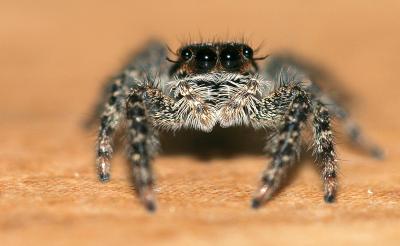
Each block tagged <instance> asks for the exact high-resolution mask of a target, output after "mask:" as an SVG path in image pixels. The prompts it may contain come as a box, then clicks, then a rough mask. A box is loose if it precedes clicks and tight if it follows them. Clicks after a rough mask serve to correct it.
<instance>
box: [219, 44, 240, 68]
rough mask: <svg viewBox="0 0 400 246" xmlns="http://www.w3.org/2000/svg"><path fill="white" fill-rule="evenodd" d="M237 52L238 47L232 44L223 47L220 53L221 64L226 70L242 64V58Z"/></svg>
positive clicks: (238, 50)
mask: <svg viewBox="0 0 400 246" xmlns="http://www.w3.org/2000/svg"><path fill="white" fill-rule="evenodd" d="M239 52H240V49H237V48H235V47H233V46H228V47H226V48H224V49H223V50H222V51H221V54H220V60H221V64H222V66H223V67H224V68H226V69H228V70H236V69H239V68H240V66H241V65H242V59H241V57H240V53H239Z"/></svg>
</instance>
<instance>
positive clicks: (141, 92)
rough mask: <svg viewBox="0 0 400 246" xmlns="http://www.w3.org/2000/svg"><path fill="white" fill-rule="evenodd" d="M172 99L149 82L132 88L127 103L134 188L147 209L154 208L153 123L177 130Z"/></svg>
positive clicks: (154, 145)
mask: <svg viewBox="0 0 400 246" xmlns="http://www.w3.org/2000/svg"><path fill="white" fill-rule="evenodd" d="M174 105H175V102H174V100H173V99H171V98H170V97H168V96H166V95H164V94H163V93H162V92H161V91H160V90H159V89H157V88H155V87H153V86H152V85H143V86H140V87H139V88H136V89H134V90H132V92H131V93H130V94H129V96H128V100H127V104H126V118H127V122H128V129H127V131H128V150H127V155H128V160H129V161H130V163H131V164H132V168H133V176H134V180H135V185H136V190H137V193H138V195H139V197H140V199H141V201H142V202H143V203H144V205H145V206H146V208H147V209H148V210H149V211H154V210H155V209H156V205H155V198H154V192H153V185H154V177H153V173H152V167H151V161H152V159H153V157H154V156H155V155H156V153H157V150H158V145H159V139H158V134H157V130H156V129H155V128H154V126H158V127H169V128H170V129H177V128H179V127H180V124H179V123H180V122H181V121H180V120H179V118H178V117H177V113H178V111H177V110H175V106H174Z"/></svg>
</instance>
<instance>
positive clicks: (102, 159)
mask: <svg viewBox="0 0 400 246" xmlns="http://www.w3.org/2000/svg"><path fill="white" fill-rule="evenodd" d="M112 88H113V89H112V91H111V93H110V95H109V96H108V101H107V102H106V104H105V106H104V111H103V113H102V114H101V117H100V122H101V123H100V129H99V133H98V138H97V153H96V155H97V158H96V165H97V171H98V175H99V179H100V180H101V181H103V182H105V181H108V180H109V179H110V165H111V164H110V161H111V156H112V153H113V147H112V144H113V137H114V133H115V131H116V129H117V128H118V126H119V125H120V122H121V120H122V117H123V114H122V112H123V110H124V109H123V101H124V95H123V90H122V78H116V79H115V80H114V82H113V83H112Z"/></svg>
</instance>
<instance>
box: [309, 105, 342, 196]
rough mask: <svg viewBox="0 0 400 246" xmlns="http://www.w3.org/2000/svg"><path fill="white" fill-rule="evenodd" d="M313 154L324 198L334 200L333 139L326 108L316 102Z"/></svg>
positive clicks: (334, 157) (334, 153)
mask: <svg viewBox="0 0 400 246" xmlns="http://www.w3.org/2000/svg"><path fill="white" fill-rule="evenodd" d="M313 132H314V144H313V145H314V155H315V156H316V158H317V161H318V164H320V168H321V175H322V180H323V182H324V192H325V195H324V199H325V201H326V202H333V201H334V200H335V195H336V190H337V178H336V174H337V169H338V165H337V159H336V152H335V148H334V139H333V134H332V130H331V126H330V117H329V111H328V109H327V108H326V107H325V106H324V105H323V104H321V103H320V102H317V103H316V105H314V107H313Z"/></svg>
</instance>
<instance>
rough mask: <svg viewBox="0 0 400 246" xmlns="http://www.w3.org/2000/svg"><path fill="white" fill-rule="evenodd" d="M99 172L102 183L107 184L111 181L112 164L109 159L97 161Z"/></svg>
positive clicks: (102, 158) (101, 158)
mask: <svg viewBox="0 0 400 246" xmlns="http://www.w3.org/2000/svg"><path fill="white" fill-rule="evenodd" d="M97 170H98V175H99V180H100V181H101V182H103V183H105V182H107V181H109V180H110V164H109V163H108V160H107V158H104V157H99V158H98V159H97Z"/></svg>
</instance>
